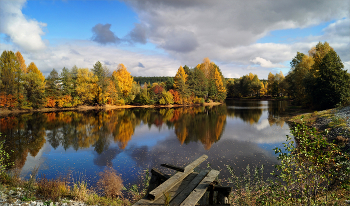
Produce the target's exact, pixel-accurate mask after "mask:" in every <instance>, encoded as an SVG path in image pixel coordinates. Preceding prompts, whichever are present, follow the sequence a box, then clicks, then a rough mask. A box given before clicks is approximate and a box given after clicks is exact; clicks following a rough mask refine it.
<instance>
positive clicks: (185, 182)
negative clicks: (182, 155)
mask: <svg viewBox="0 0 350 206" xmlns="http://www.w3.org/2000/svg"><path fill="white" fill-rule="evenodd" d="M197 175H198V173H195V172H192V173H191V174H189V175H188V176H187V177H186V178H185V179H183V181H181V182H179V183H178V184H177V185H175V186H174V187H173V188H171V190H169V191H168V192H167V193H168V194H169V195H170V197H171V199H172V198H173V197H174V196H177V195H178V194H179V193H180V192H181V191H182V190H184V189H185V188H186V186H187V185H188V184H189V183H190V182H191V181H192V180H193V179H194V178H195V177H196V176H197ZM164 202H165V197H164V194H163V196H161V197H159V198H158V199H157V200H155V201H151V200H149V199H147V198H146V197H144V198H143V199H141V200H139V201H138V202H136V203H135V204H133V205H134V206H140V205H164Z"/></svg>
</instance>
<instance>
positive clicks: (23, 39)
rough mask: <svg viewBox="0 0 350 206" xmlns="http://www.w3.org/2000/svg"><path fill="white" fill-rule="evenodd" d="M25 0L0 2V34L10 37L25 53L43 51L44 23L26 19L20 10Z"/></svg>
mask: <svg viewBox="0 0 350 206" xmlns="http://www.w3.org/2000/svg"><path fill="white" fill-rule="evenodd" d="M25 2H26V1H25V0H11V1H5V0H0V21H1V22H0V32H1V33H4V34H6V35H7V36H9V37H10V39H11V41H12V42H13V43H14V44H16V45H18V46H20V47H21V48H23V49H24V50H26V51H38V50H43V49H45V47H46V45H45V43H44V41H43V40H42V39H41V36H42V35H44V32H43V30H42V29H43V27H46V24H45V23H42V22H38V21H36V20H34V19H27V18H26V17H25V16H24V15H23V13H22V11H21V10H22V8H23V6H24V4H25Z"/></svg>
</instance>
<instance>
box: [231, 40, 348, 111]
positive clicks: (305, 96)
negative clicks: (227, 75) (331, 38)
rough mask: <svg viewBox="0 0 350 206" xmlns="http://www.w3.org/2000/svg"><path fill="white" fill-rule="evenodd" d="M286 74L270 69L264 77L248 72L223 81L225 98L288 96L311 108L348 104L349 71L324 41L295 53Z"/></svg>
mask: <svg viewBox="0 0 350 206" xmlns="http://www.w3.org/2000/svg"><path fill="white" fill-rule="evenodd" d="M290 65H291V69H290V71H289V72H288V74H287V75H286V76H284V75H283V73H282V72H280V73H276V74H275V75H274V74H272V73H271V72H270V73H269V75H268V79H267V80H259V78H258V76H257V75H256V74H252V73H249V74H248V75H244V76H243V77H241V78H239V79H228V80H227V91H228V94H227V96H228V97H249V96H255V97H260V96H262V95H269V96H272V97H284V96H286V97H289V98H291V99H293V100H294V101H293V103H294V104H297V105H302V106H304V107H308V108H314V109H327V108H332V107H336V106H341V105H348V104H350V74H349V73H348V72H347V71H346V70H344V65H343V63H342V61H341V59H340V57H339V56H338V54H337V53H336V52H335V51H334V49H333V48H332V47H331V46H330V45H329V44H328V43H327V42H325V43H321V42H319V43H318V44H317V45H316V46H315V47H312V48H311V49H310V50H309V51H308V54H303V53H300V52H297V55H296V56H295V57H294V58H293V59H292V61H291V63H290Z"/></svg>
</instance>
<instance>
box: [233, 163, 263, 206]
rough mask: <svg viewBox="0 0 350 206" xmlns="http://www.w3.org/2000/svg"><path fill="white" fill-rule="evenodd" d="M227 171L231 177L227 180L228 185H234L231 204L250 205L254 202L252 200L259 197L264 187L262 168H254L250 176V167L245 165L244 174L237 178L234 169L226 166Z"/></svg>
mask: <svg viewBox="0 0 350 206" xmlns="http://www.w3.org/2000/svg"><path fill="white" fill-rule="evenodd" d="M227 169H228V171H229V173H230V175H231V177H229V178H228V181H229V183H232V184H233V185H234V189H235V195H234V196H232V198H233V202H234V203H236V204H238V205H251V204H252V203H253V202H255V200H254V198H255V197H257V196H259V195H261V192H262V189H263V187H264V184H265V183H264V182H263V173H264V166H263V165H262V166H261V167H260V168H258V167H255V168H254V170H253V174H251V171H250V167H249V165H247V167H246V169H245V173H244V174H241V175H240V176H237V175H236V174H235V172H234V168H233V167H231V166H229V165H227Z"/></svg>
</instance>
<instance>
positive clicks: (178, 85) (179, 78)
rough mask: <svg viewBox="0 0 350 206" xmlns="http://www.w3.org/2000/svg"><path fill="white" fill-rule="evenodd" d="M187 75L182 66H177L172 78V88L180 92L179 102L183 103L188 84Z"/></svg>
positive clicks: (186, 94)
mask: <svg viewBox="0 0 350 206" xmlns="http://www.w3.org/2000/svg"><path fill="white" fill-rule="evenodd" d="M187 77H188V75H187V74H186V72H185V70H184V68H183V67H182V66H180V67H179V69H178V70H177V73H176V75H175V78H174V88H175V89H176V91H178V92H179V94H180V99H181V100H180V102H181V103H182V104H183V103H185V100H186V98H187V96H188V86H187V84H186V81H187Z"/></svg>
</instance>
